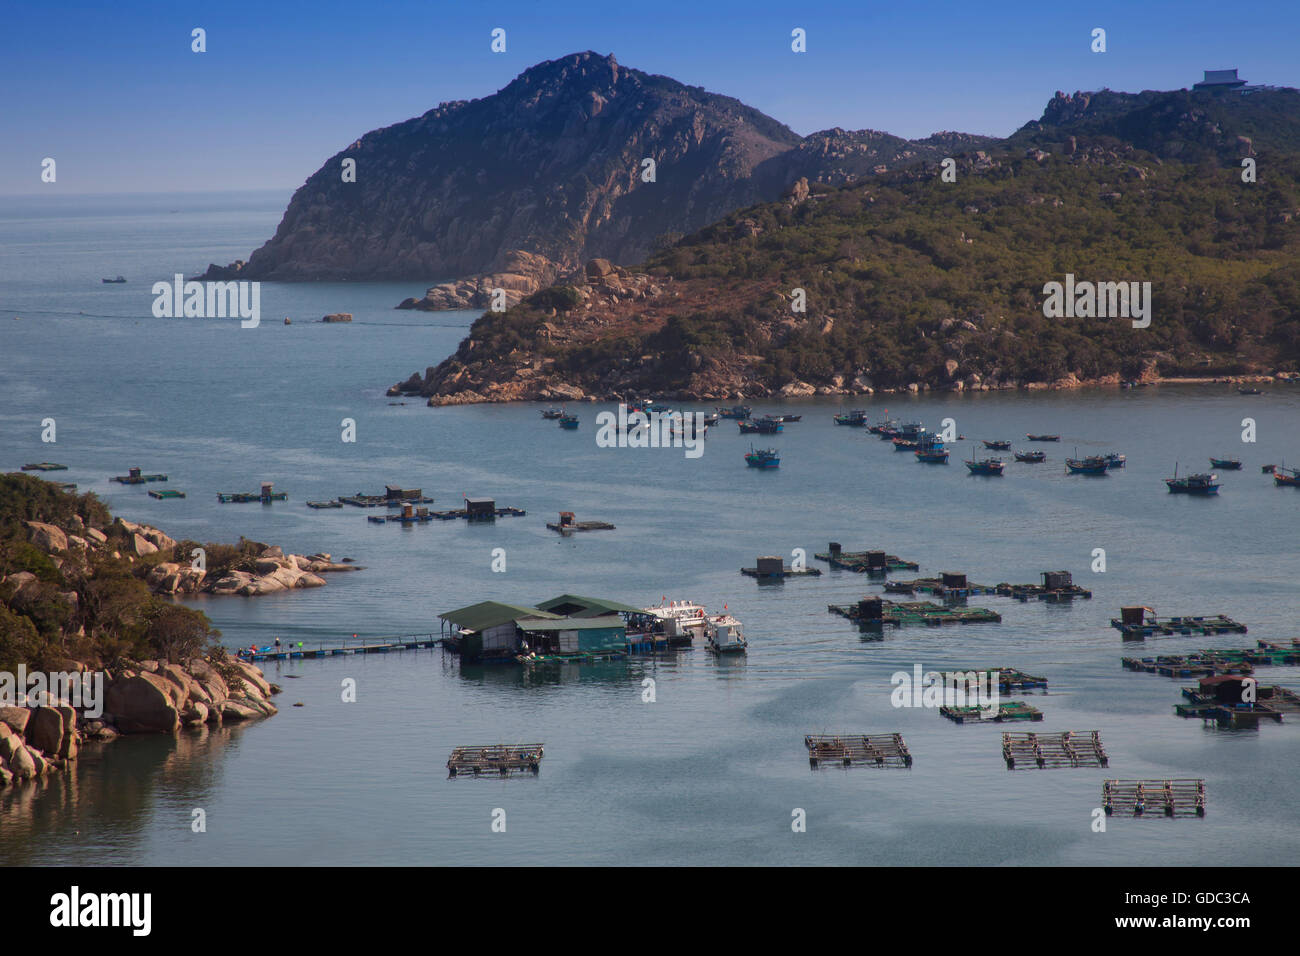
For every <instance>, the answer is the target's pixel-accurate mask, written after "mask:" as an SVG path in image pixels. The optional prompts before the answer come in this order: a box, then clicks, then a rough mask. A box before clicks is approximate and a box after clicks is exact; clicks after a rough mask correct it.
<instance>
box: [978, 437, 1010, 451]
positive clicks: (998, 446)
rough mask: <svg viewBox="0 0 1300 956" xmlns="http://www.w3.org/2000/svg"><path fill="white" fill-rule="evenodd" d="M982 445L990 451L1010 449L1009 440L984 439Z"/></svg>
mask: <svg viewBox="0 0 1300 956" xmlns="http://www.w3.org/2000/svg"><path fill="white" fill-rule="evenodd" d="M984 447H985V448H987V449H989V450H990V451H1010V450H1011V442H1009V441H989V440H988V439H987V438H986V439H984Z"/></svg>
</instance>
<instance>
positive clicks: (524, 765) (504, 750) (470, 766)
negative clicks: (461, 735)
mask: <svg viewBox="0 0 1300 956" xmlns="http://www.w3.org/2000/svg"><path fill="white" fill-rule="evenodd" d="M542 753H543V750H542V745H541V744H488V745H486V746H476V747H457V748H456V749H455V750H453V751H452V752H451V756H450V757H448V758H447V775H448V776H451V777H456V776H465V775H470V776H474V777H477V776H480V775H482V774H485V773H495V774H499V775H500V776H502V777H508V776H510V774H512V773H531V774H533V775H536V774H537V773H538V772H539V771H540V770H541V769H542Z"/></svg>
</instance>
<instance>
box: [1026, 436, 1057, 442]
mask: <svg viewBox="0 0 1300 956" xmlns="http://www.w3.org/2000/svg"><path fill="white" fill-rule="evenodd" d="M1025 437H1026V438H1027V439H1029V440H1030V441H1060V440H1061V436H1060V435H1026V436H1025Z"/></svg>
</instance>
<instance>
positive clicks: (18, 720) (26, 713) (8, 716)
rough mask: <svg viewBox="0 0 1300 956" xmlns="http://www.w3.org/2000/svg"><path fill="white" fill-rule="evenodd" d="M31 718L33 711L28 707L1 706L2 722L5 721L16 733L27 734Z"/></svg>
mask: <svg viewBox="0 0 1300 956" xmlns="http://www.w3.org/2000/svg"><path fill="white" fill-rule="evenodd" d="M31 719H32V712H31V711H30V710H28V709H27V708H26V707H0V723H4V724H5V726H7V727H9V728H10V729H11V730H13V732H14V733H16V734H25V733H26V732H27V724H28V722H30V721H31Z"/></svg>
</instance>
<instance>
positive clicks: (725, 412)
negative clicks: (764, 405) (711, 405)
mask: <svg viewBox="0 0 1300 956" xmlns="http://www.w3.org/2000/svg"><path fill="white" fill-rule="evenodd" d="M751 411H752V409H751V408H750V407H749V406H748V405H732V406H731V407H730V408H719V409H718V414H719V415H720V416H721V417H723V418H734V419H739V420H740V421H744V420H746V419H747V418H749V413H750V412H751Z"/></svg>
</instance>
